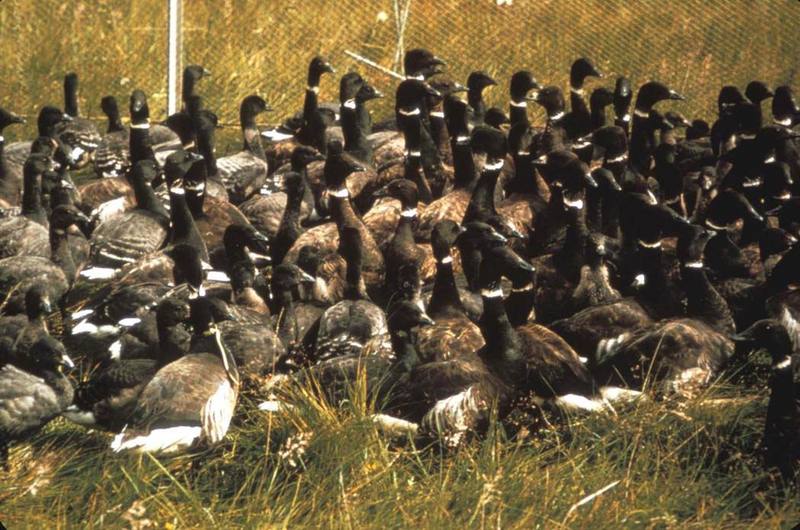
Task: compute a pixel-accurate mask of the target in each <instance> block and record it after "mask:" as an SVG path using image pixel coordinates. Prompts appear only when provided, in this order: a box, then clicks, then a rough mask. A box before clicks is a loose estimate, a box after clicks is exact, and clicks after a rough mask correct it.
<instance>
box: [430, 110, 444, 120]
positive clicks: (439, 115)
mask: <svg viewBox="0 0 800 530" xmlns="http://www.w3.org/2000/svg"><path fill="white" fill-rule="evenodd" d="M430 114H431V118H439V119H442V120H443V119H444V112H442V111H440V110H434V111H432V112H431V113H430Z"/></svg>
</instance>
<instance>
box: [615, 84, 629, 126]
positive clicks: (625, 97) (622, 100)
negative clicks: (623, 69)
mask: <svg viewBox="0 0 800 530" xmlns="http://www.w3.org/2000/svg"><path fill="white" fill-rule="evenodd" d="M632 99H633V89H631V82H630V81H629V80H628V78H627V77H622V76H620V77H618V78H617V82H616V84H615V85H614V113H615V114H616V115H617V116H619V117H620V118H624V117H625V116H628V109H630V108H631V100H632Z"/></svg>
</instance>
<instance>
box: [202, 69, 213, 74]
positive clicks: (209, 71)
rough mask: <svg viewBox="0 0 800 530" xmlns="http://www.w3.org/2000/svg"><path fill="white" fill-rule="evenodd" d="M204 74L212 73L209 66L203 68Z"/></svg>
mask: <svg viewBox="0 0 800 530" xmlns="http://www.w3.org/2000/svg"><path fill="white" fill-rule="evenodd" d="M203 75H211V70H209V69H208V68H203Z"/></svg>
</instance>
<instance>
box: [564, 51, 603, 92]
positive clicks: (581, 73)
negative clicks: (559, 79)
mask: <svg viewBox="0 0 800 530" xmlns="http://www.w3.org/2000/svg"><path fill="white" fill-rule="evenodd" d="M587 77H603V74H601V73H600V71H599V70H598V69H597V68H595V66H594V65H593V64H592V61H590V60H589V59H587V58H586V57H580V58H578V59H576V60H575V61H574V62H573V63H572V66H571V67H570V69H569V84H570V86H571V87H572V88H578V89H579V88H581V87H582V86H583V83H584V82H585V81H586V78H587Z"/></svg>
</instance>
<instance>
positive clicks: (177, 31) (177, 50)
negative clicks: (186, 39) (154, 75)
mask: <svg viewBox="0 0 800 530" xmlns="http://www.w3.org/2000/svg"><path fill="white" fill-rule="evenodd" d="M182 3H183V1H182V0H167V7H168V10H169V15H168V16H169V21H168V26H169V30H168V35H167V39H168V45H167V115H170V114H174V113H175V112H177V110H178V90H179V87H178V73H179V72H180V68H181V55H182V49H181V48H182V46H183V42H182V39H181V16H182V13H181V11H182V9H181V7H182V5H181V4H182Z"/></svg>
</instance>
